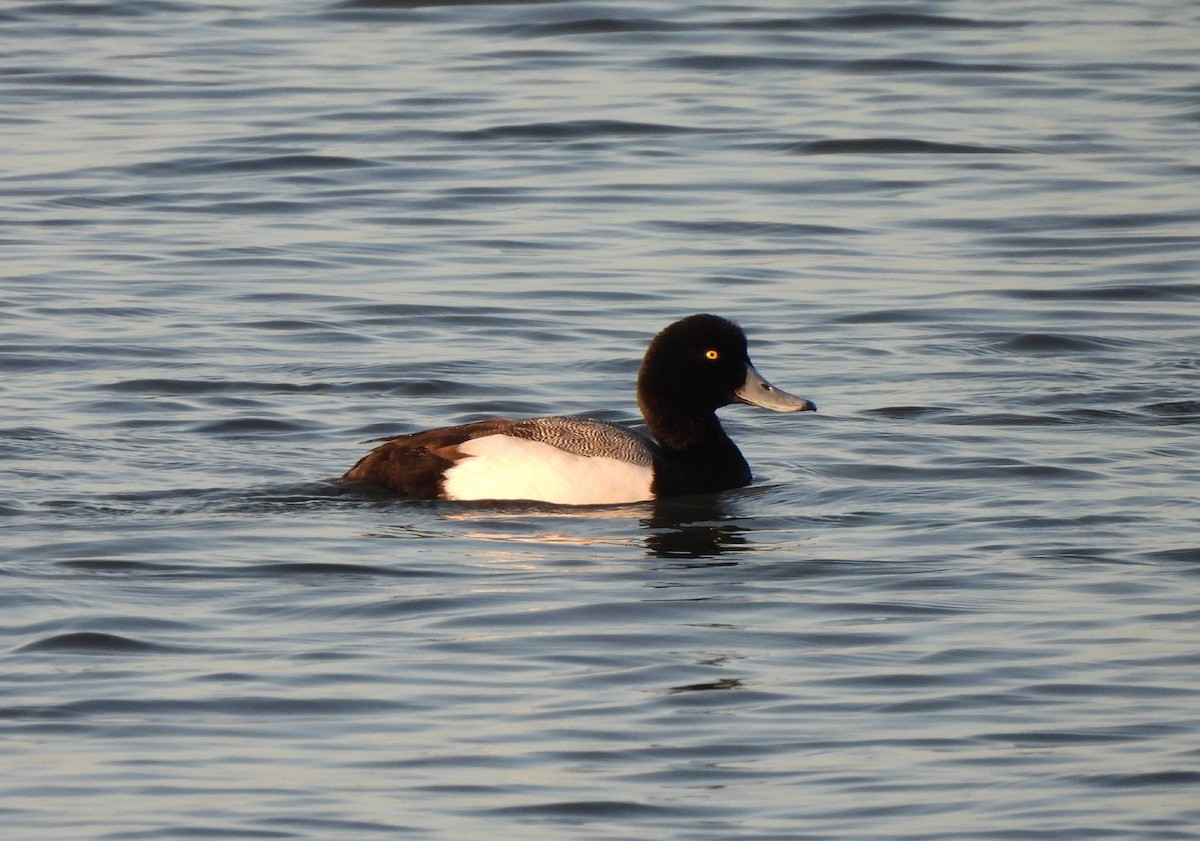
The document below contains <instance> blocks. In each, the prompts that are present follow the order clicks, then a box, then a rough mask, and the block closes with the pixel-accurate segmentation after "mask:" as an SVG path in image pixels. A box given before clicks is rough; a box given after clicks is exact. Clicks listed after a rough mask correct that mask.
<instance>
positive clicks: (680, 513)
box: [641, 495, 753, 566]
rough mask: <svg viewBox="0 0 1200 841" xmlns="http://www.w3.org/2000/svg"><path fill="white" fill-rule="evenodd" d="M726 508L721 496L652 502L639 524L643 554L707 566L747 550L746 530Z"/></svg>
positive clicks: (750, 546)
mask: <svg viewBox="0 0 1200 841" xmlns="http://www.w3.org/2000/svg"><path fill="white" fill-rule="evenodd" d="M729 508H730V506H729V504H728V500H727V498H726V497H724V496H721V495H714V496H704V497H689V498H686V499H665V500H659V501H657V502H655V503H654V505H653V510H652V512H651V514H650V516H649V517H646V518H645V519H643V520H642V521H641V524H642V527H643V529H644V530H645V538H644V543H645V547H646V554H648V555H651V556H653V557H656V558H675V559H682V560H694V561H701V562H703V561H708V563H705V564H704V565H705V566H708V565H711V559H712V558H715V557H717V556H720V555H724V554H727V553H730V552H745V551H749V550H751V549H752V548H753V544H752V543H751V541H750V539H749V533H748V531H747V529H746V528H745V527H744V526H741V525H739V524H738V523H737V522H736V521H735V520H734V519H733V515H732V514H731V512H730V510H729ZM727 563H729V564H732V563H733V561H732V560H729V561H727Z"/></svg>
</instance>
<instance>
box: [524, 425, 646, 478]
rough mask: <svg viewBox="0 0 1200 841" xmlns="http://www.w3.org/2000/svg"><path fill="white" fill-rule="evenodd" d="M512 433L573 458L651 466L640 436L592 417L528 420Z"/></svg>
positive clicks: (644, 444)
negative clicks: (570, 455)
mask: <svg viewBox="0 0 1200 841" xmlns="http://www.w3.org/2000/svg"><path fill="white" fill-rule="evenodd" d="M513 433H514V434H516V435H518V436H519V437H521V438H528V439H529V440H531V441H542V442H544V443H546V444H551V445H553V446H555V447H558V448H559V449H560V450H566V451H567V452H569V453H575V454H576V455H581V456H606V457H608V458H615V459H618V460H620V461H627V462H630V463H631V464H641V465H645V466H646V467H649V466H650V465H651V464H653V463H654V454H653V452H652V451H651V449H650V444H649V442H648V441H647V440H646V439H645V438H643V437H642V436H641V435H639V434H637V433H636V432H634V431H632V430H629V429H625V428H624V427H620V426H617V425H616V424H611V423H607V422H605V421H599V420H593V419H591V418H573V417H549V418H530V419H528V420H524V421H521V422H520V423H518V424H517V425H516V426H515V427H514V428H513Z"/></svg>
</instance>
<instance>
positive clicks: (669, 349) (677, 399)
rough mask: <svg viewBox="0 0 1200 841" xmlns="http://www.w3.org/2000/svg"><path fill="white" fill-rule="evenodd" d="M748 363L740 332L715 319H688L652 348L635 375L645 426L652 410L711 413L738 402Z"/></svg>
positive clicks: (671, 328) (668, 330)
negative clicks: (739, 390) (738, 391)
mask: <svg viewBox="0 0 1200 841" xmlns="http://www.w3.org/2000/svg"><path fill="white" fill-rule="evenodd" d="M749 363H750V358H749V355H748V354H747V352H746V334H745V333H743V332H742V328H740V327H738V326H737V325H736V324H734V323H733V322H732V321H728V320H726V319H724V318H720V317H718V316H715V315H707V314H701V315H689V316H688V317H687V318H684V319H682V320H680V321H676V322H675V323H674V324H672V325H670V326H669V327H667V328H666V329H664V330H663V331H662V332H661V333H659V334H658V335H657V336H655V337H654V341H652V342H651V343H650V347H649V348H648V349H647V350H646V355H645V357H644V358H643V359H642V369H641V371H640V372H639V373H638V403H639V404H641V407H642V412H643V414H645V415H646V416H647V420H650V419H651V418H650V416H649V411H648V410H650V409H652V408H653V409H658V410H659V411H662V410H663V409H665V408H671V409H674V410H679V411H686V412H689V413H691V412H695V413H703V414H709V413H712V412H714V411H716V410H717V409H719V408H721V407H722V406H728V405H729V404H730V403H736V402H738V397H737V394H736V392H737V390H738V389H739V388H741V386H742V385H743V383H745V381H746V366H747V365H748V364H749ZM648 404H649V405H648ZM660 407H661V408H660Z"/></svg>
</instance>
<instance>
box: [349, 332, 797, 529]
mask: <svg viewBox="0 0 1200 841" xmlns="http://www.w3.org/2000/svg"><path fill="white" fill-rule="evenodd" d="M637 399H638V406H639V407H640V408H641V410H642V416H643V417H644V418H645V419H646V426H647V427H648V428H649V430H650V433H651V435H653V436H654V437H653V439H651V438H649V437H647V436H645V435H642V434H639V433H638V432H635V431H633V430H631V429H626V428H625V427H622V426H617V425H616V424H612V423H608V422H606V421H600V420H593V419H590V418H583V417H541V418H527V419H524V420H510V419H508V418H491V419H489V420H481V421H475V422H474V423H466V424H461V425H459V426H447V427H442V428H439V429H431V430H426V431H424V432H414V433H411V434H409V435H401V436H399V437H397V438H389V439H386V440H385V441H384V443H382V444H380V445H379V446H378V447H376V448H375V449H373V450H371V451H370V452H369V453H367V454H366V455H365V456H363V458H362V459H360V460H359V462H358V463H357V464H355V465H354V467H352V468H350V470H349V471H348V472H347V473H346V475H344V476H343V477H342V478H341V480H340V481H341V482H345V483H360V482H361V483H369V484H372V485H377V486H380V487H383V488H387V489H389V490H392V491H396V492H398V493H400V494H403V495H405V496H409V497H415V498H420V499H453V500H529V501H539V502H549V503H555V504H562V505H594V504H604V503H623V502H638V501H641V500H649V499H655V498H661V497H669V496H680V495H683V494H701V493H714V492H717V491H723V490H727V489H729V488H737V487H742V486H743V485H748V484H750V480H751V474H750V467H749V465H747V464H746V459H745V458H743V456H742V454H741V451H739V450H738V448H737V446H736V445H735V444H734V443H733V441H731V440H730V439H729V436H728V435H726V434H725V430H724V429H722V428H721V422H720V421H719V420H718V419H717V415H716V410H717V409H719V408H721V407H722V406H728V405H730V404H731V403H748V404H750V405H752V406H759V407H761V408H764V409H771V410H772V411H776V412H804V411H810V412H811V411H816V408H817V407H816V406H815V405H814V404H813V403H812V401H810V400H805V399H804V398H802V397H796V396H795V395H792V394H788V393H787V392H786V391H781V390H780V389H778V388H776V387H775V386H773V385H771V384H770V383H769V382H767V381H766V380H765V379H763V378H762V376H761V375H760V374H759V373H758V371H756V370H755V369H754V365H753V364H751V362H750V356H749V354H748V352H747V350H746V334H745V333H743V332H742V329H741V328H740V327H738V326H737V325H736V324H734V323H733V322H732V321H728V320H726V319H724V318H720V317H718V316H715V315H708V314H699V315H690V316H688V317H687V318H684V319H682V320H680V321H676V322H675V323H674V324H671V325H670V326H668V327H666V328H665V329H664V330H663V331H662V332H660V333H659V334H658V335H657V336H655V337H654V340H653V341H651V342H650V347H649V348H648V349H647V351H646V355H645V357H644V358H643V359H642V367H641V370H640V371H639V372H638V379H637Z"/></svg>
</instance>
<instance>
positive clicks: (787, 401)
mask: <svg viewBox="0 0 1200 841" xmlns="http://www.w3.org/2000/svg"><path fill="white" fill-rule="evenodd" d="M734 394H735V395H737V398H738V399H739V400H741V401H742V402H743V403H749V404H750V405H751V406H758V407H759V408H761V409H770V410H771V411H772V412H815V411H816V410H817V404H816V403H814V402H812V401H811V400H806V399H805V398H803V397H797V396H796V395H794V394H788V393H787V392H786V391H784V390H783V389H780V388H776V387H775V386H773V385H771V384H770V383H769V382H767V381H766V380H765V379H763V376H762V374H760V373H758V371H756V370H754V366H753V365H751V364H749V363H747V364H746V381H745V382H744V383H742V386H741V388H739V389H738V390H737V391H735V392H734Z"/></svg>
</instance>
